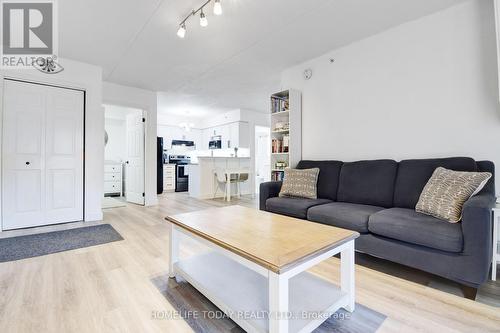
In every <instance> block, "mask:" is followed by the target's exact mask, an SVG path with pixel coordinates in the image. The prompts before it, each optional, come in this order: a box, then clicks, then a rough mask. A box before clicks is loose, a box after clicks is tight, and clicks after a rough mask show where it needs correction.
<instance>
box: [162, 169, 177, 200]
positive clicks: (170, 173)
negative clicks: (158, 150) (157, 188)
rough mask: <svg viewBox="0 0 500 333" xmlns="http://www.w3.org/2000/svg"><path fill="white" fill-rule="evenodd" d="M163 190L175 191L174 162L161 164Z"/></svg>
mask: <svg viewBox="0 0 500 333" xmlns="http://www.w3.org/2000/svg"><path fill="white" fill-rule="evenodd" d="M163 192H164V193H165V192H175V164H164V165H163Z"/></svg>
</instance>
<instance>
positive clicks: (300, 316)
mask: <svg viewBox="0 0 500 333" xmlns="http://www.w3.org/2000/svg"><path fill="white" fill-rule="evenodd" d="M174 272H175V274H176V276H181V277H182V278H184V279H185V280H186V281H188V282H189V283H190V284H191V285H192V286H193V287H195V288H196V289H197V290H198V291H200V292H201V293H202V294H203V295H205V296H206V297H207V298H208V299H209V300H210V301H211V302H212V303H214V304H215V305H216V306H217V307H218V308H219V309H221V310H222V311H223V312H224V313H226V315H228V316H229V317H230V318H231V319H232V320H233V321H234V322H236V323H237V324H238V325H239V326H241V327H242V328H243V329H244V330H246V331H247V332H268V331H269V320H268V317H267V315H268V309H269V293H268V290H269V285H268V280H267V279H266V277H265V276H263V275H261V274H259V273H257V272H254V271H253V270H251V269H249V268H247V267H245V266H243V265H241V264H239V263H237V262H236V261H234V260H232V259H229V258H227V257H226V256H224V255H222V254H220V253H218V252H215V251H214V252H209V253H206V254H202V255H198V256H194V257H191V258H189V259H186V260H182V261H179V262H176V263H175V264H174ZM347 304H349V297H348V295H347V293H344V292H342V291H341V290H340V288H339V287H338V286H336V285H335V284H332V283H330V282H328V281H326V280H324V279H322V278H320V277H317V276H315V275H313V274H311V273H308V272H302V273H300V274H298V275H296V276H294V277H292V278H291V279H290V281H289V314H290V316H291V318H290V320H289V332H293V333H295V332H311V331H312V330H314V329H315V328H316V327H318V326H319V325H321V323H322V322H324V321H325V320H326V319H327V318H328V317H329V316H330V315H332V314H333V313H335V312H336V311H337V310H338V309H340V308H341V307H345V306H346V305H347Z"/></svg>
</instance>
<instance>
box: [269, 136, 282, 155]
mask: <svg viewBox="0 0 500 333" xmlns="http://www.w3.org/2000/svg"><path fill="white" fill-rule="evenodd" d="M282 149H283V142H282V141H281V140H279V139H273V140H272V150H271V152H272V153H273V154H277V153H282V152H283V150H282Z"/></svg>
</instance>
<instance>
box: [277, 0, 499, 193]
mask: <svg viewBox="0 0 500 333" xmlns="http://www.w3.org/2000/svg"><path fill="white" fill-rule="evenodd" d="M330 58H334V59H335V62H334V63H333V64H332V63H330V61H329V59H330ZM306 68H311V69H312V70H313V76H312V79H310V80H309V81H305V80H304V78H303V71H304V70H305V69H306ZM282 86H283V88H296V89H299V90H301V91H302V94H303V102H302V103H303V111H302V114H303V116H302V118H303V119H302V120H303V123H302V126H303V128H302V131H303V135H302V152H303V158H305V159H340V160H346V161H349V160H359V159H374V158H393V159H397V160H400V159H404V158H428V157H440V156H471V157H473V158H475V159H477V160H481V159H489V160H493V161H494V162H495V163H496V165H497V167H499V168H500V149H499V148H498V147H497V146H498V145H499V144H500V113H499V103H498V96H497V95H498V89H497V63H496V44H495V22H494V11H493V1H484V0H472V1H469V2H466V3H464V4H461V5H458V6H455V7H452V8H449V9H447V10H445V11H442V12H439V13H436V14H433V15H431V16H428V17H424V18H422V19H419V20H417V21H413V22H409V23H406V24H403V25H401V26H399V27H396V28H393V29H391V30H389V31H386V32H384V33H382V34H379V35H376V36H373V37H370V38H368V39H365V40H362V41H360V42H357V43H354V44H351V45H349V46H347V47H344V48H341V49H338V50H335V51H332V52H331V53H329V54H326V55H324V56H321V57H319V58H316V59H313V60H311V61H308V62H306V63H303V64H301V65H298V66H295V67H293V68H290V69H287V70H286V71H285V72H284V73H283V75H282ZM499 185H500V177H497V189H500V186H499Z"/></svg>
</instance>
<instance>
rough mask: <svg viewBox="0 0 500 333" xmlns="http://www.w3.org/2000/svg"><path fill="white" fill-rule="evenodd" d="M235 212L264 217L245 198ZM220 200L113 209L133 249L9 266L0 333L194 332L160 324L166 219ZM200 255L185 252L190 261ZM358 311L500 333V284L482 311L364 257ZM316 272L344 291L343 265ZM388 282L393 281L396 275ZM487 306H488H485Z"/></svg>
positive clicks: (398, 323) (108, 214) (442, 285)
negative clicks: (156, 315)
mask: <svg viewBox="0 0 500 333" xmlns="http://www.w3.org/2000/svg"><path fill="white" fill-rule="evenodd" d="M230 204H240V205H244V206H249V207H256V206H257V200H256V199H251V198H244V199H241V200H233V201H232V202H231V203H230ZM225 205H228V203H226V202H223V201H221V200H205V201H201V200H196V199H190V198H188V197H187V195H186V194H168V195H164V196H162V197H160V204H159V205H158V206H154V207H146V208H144V207H139V206H135V205H128V206H127V207H122V208H115V209H107V210H105V212H104V223H110V224H111V225H113V227H114V228H115V229H116V230H117V231H118V232H119V233H120V234H121V235H122V236H123V237H124V239H125V240H124V241H120V242H114V243H109V244H104V245H99V246H95V247H90V248H84V249H79V250H73V251H67V252H62V253H57V254H52V255H48V256H43V257H37V258H30V259H25V260H20V261H15V262H7V263H1V264H0V332H191V329H190V327H189V326H188V325H187V324H186V322H184V320H182V319H178V318H176V319H164V318H163V319H154V318H153V313H154V312H158V311H162V312H165V313H166V311H173V310H174V308H173V307H172V305H170V304H169V303H168V302H167V301H166V299H165V298H164V297H163V296H162V295H161V293H160V292H159V291H158V289H157V288H156V287H155V286H154V284H153V283H152V282H151V280H152V279H154V278H155V277H158V276H162V275H165V274H166V271H167V264H168V263H167V257H168V228H167V222H166V221H165V220H164V217H165V216H166V215H171V214H176V213H182V212H189V211H194V210H200V209H204V208H209V207H214V206H225ZM81 225H82V224H81V223H74V224H67V225H61V226H52V227H48V228H36V229H27V230H21V231H12V232H4V233H1V234H0V237H11V236H14V235H20V234H29V233H38V232H41V231H52V230H57V229H61V228H73V227H79V226H81ZM198 250H200V248H199V247H198V245H196V244H192V243H185V244H183V247H182V249H181V256H184V255H189V254H192V253H193V252H196V251H198ZM357 260H358V262H359V263H361V264H362V265H357V267H356V292H357V302H358V303H360V304H362V305H364V306H366V307H368V308H370V309H372V310H375V311H377V312H379V313H381V314H383V315H385V316H387V319H386V320H385V321H384V322H383V324H382V325H381V326H380V328H379V332H417V331H418V332H440V333H444V332H488V331H491V332H493V331H496V332H500V308H499V307H495V306H491V305H487V304H492V305H497V306H498V305H500V283H498V282H497V283H493V282H489V283H487V284H486V285H484V286H483V288H481V290H480V294H479V302H473V301H470V300H467V299H464V298H462V297H460V296H456V295H455V294H460V289H459V288H458V286H457V285H456V284H454V283H452V282H449V281H446V280H444V279H440V278H438V277H435V276H432V275H430V274H426V273H423V272H419V271H416V270H412V269H409V268H405V267H403V266H401V265H396V264H392V263H389V262H386V261H384V260H380V259H375V258H371V257H369V256H366V255H358V256H357ZM314 272H315V273H317V274H319V275H321V276H323V277H325V278H327V279H330V280H332V281H334V282H337V283H338V282H339V281H338V273H339V260H338V259H336V258H332V259H330V260H328V261H326V262H325V263H323V264H321V265H319V266H317V267H316V268H315V269H314ZM387 273H388V274H387ZM484 303H487V304H484Z"/></svg>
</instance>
